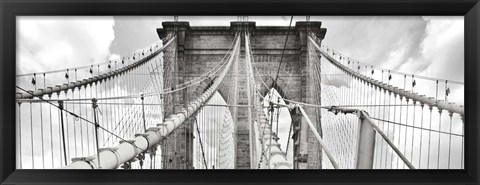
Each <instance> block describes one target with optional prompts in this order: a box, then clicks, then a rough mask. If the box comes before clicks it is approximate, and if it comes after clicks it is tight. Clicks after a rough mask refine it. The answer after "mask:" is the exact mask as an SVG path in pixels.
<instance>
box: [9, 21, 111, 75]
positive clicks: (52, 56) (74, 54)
mask: <svg viewBox="0 0 480 185" xmlns="http://www.w3.org/2000/svg"><path fill="white" fill-rule="evenodd" d="M113 25H114V22H113V18H112V17H95V18H93V17H18V19H17V43H18V46H17V74H23V73H31V72H39V71H49V70H55V69H59V68H66V67H75V66H78V65H79V64H90V63H97V62H102V61H104V60H105V59H108V57H109V56H110V49H109V48H110V44H111V43H112V41H113V39H114V37H115V34H114V30H113Z"/></svg>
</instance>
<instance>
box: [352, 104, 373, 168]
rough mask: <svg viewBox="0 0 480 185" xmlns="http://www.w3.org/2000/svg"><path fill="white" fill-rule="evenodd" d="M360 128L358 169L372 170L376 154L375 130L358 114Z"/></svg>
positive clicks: (360, 112) (360, 113)
mask: <svg viewBox="0 0 480 185" xmlns="http://www.w3.org/2000/svg"><path fill="white" fill-rule="evenodd" d="M358 117H359V122H360V124H359V126H358V129H359V130H358V143H357V157H356V160H357V161H356V167H357V169H372V168H373V157H374V152H375V133H376V132H375V129H374V128H373V126H372V125H371V124H370V123H368V120H367V119H365V117H364V116H363V114H362V111H359V112H358Z"/></svg>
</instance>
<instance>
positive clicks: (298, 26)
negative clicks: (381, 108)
mask: <svg viewBox="0 0 480 185" xmlns="http://www.w3.org/2000/svg"><path fill="white" fill-rule="evenodd" d="M162 26H163V28H159V29H157V33H158V35H159V37H160V38H161V39H163V38H164V37H166V36H167V35H168V34H169V33H171V32H177V36H178V37H177V39H178V40H177V43H176V44H177V56H176V61H177V62H176V63H175V64H174V66H175V67H174V68H173V69H172V70H171V71H170V72H168V73H167V72H165V74H164V81H165V83H166V82H167V81H169V82H170V83H173V84H181V83H183V82H184V81H188V80H191V79H193V78H196V77H199V76H200V75H202V74H204V73H205V72H207V71H208V70H209V69H211V68H212V67H213V66H215V65H216V64H217V63H218V62H220V61H221V60H222V58H223V57H224V55H225V54H226V53H227V52H228V50H229V48H230V45H231V43H232V41H233V40H234V37H235V32H236V31H238V30H242V29H243V30H248V31H249V32H250V35H251V47H252V55H253V59H254V61H253V62H254V65H255V66H256V68H257V69H258V70H259V73H260V75H261V78H262V79H263V80H264V81H265V82H267V85H268V86H269V87H270V88H275V89H276V90H277V91H278V92H279V93H280V94H281V96H282V97H284V98H288V99H291V100H296V101H302V102H308V103H314V104H320V98H319V95H320V91H319V90H320V83H319V82H315V81H313V80H311V79H312V77H313V76H317V75H319V71H315V70H314V69H315V68H313V67H311V66H312V65H313V62H315V61H309V59H308V49H309V48H308V46H307V33H308V32H313V33H314V34H316V35H317V37H318V38H320V39H323V38H324V36H325V34H326V29H325V28H321V22H317V21H312V22H296V23H295V27H293V26H292V28H290V29H289V28H288V27H285V26H256V25H255V22H231V23H230V26H198V27H197V26H190V25H189V22H163V23H162ZM287 34H288V35H289V36H288V41H287V45H286V50H285V52H284V56H283V62H282V66H281V70H280V73H279V78H278V80H277V83H276V84H274V83H273V81H274V78H275V75H276V73H277V68H278V65H279V64H280V58H281V57H282V52H283V49H284V43H285V39H286V37H287ZM244 44H245V42H244V38H243V36H242V42H241V51H240V58H239V60H238V61H239V64H240V65H238V66H236V67H234V68H236V70H232V71H231V72H230V73H229V74H230V75H234V76H235V77H236V78H232V79H236V82H229V83H222V85H221V87H220V90H219V92H220V94H221V95H222V96H223V98H224V99H225V101H226V102H227V103H228V104H229V105H247V104H248V103H247V92H246V87H245V83H246V78H245V76H246V75H245V74H246V72H245V67H244V66H245V65H241V64H244V62H245V47H244ZM165 62H168V61H165ZM316 62H318V64H319V61H316ZM258 78H259V77H258V76H255V79H256V84H257V88H259V89H260V92H262V93H263V94H264V95H265V94H267V93H268V91H269V88H265V87H264V86H263V85H261V84H262V82H261V81H260V80H259V79H258ZM206 87H207V86H206V85H203V86H202V85H200V87H198V88H197V89H189V88H187V89H185V90H183V92H179V93H176V94H174V95H173V97H172V102H166V104H167V105H168V106H165V114H166V115H169V114H170V113H172V112H174V111H178V110H179V109H180V107H175V106H174V105H177V104H184V103H187V102H188V101H191V100H192V98H193V97H195V95H196V94H198V93H201V92H202V91H203V90H204V89H205V88H206ZM232 94H233V96H232ZM315 94H317V95H318V96H315ZM247 110H248V109H247V108H246V107H236V108H233V107H232V108H230V111H231V113H232V117H233V120H234V123H235V125H236V139H237V143H236V155H235V156H236V159H235V160H236V162H235V163H236V168H237V169H250V168H256V167H255V166H256V165H257V164H250V163H251V161H250V141H249V128H250V126H249V125H250V124H251V123H248V119H247V116H248V115H247ZM306 111H307V113H308V114H309V116H310V118H311V119H312V120H315V122H316V123H317V124H318V126H319V125H320V122H319V121H320V114H314V112H315V111H319V110H314V109H312V108H307V109H306ZM298 114H299V113H298V112H296V111H295V110H294V111H292V112H291V117H292V122H293V125H294V128H295V130H296V134H294V139H295V142H294V158H295V161H296V163H294V164H295V166H296V168H302V169H303V168H321V164H320V155H319V151H320V150H321V149H320V148H319V146H318V145H317V144H316V142H314V136H313V134H312V133H310V131H308V130H307V128H308V125H307V124H306V123H304V120H301V119H299V115H298ZM189 125H192V124H189ZM317 129H318V130H319V132H321V129H319V128H317ZM192 131H193V128H189V129H186V130H184V131H181V132H182V133H181V135H185V134H187V136H189V137H179V138H180V139H182V138H192V137H191V136H192ZM284 139H286V138H284ZM187 143H188V142H187ZM169 147H173V146H169ZM177 147H179V148H177V151H185V150H187V151H192V148H193V147H192V146H177ZM186 158H187V160H186V161H187V162H185V161H180V160H179V161H176V162H175V165H177V166H176V167H177V168H182V166H187V167H186V168H189V167H188V166H189V165H190V164H192V163H191V161H192V156H186ZM188 161H190V163H188ZM185 163H188V165H186V164H185Z"/></svg>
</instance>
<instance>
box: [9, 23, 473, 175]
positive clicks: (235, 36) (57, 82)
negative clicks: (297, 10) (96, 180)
mask: <svg viewBox="0 0 480 185" xmlns="http://www.w3.org/2000/svg"><path fill="white" fill-rule="evenodd" d="M152 31H155V30H152ZM156 32H157V34H158V36H159V40H158V41H157V42H154V43H153V44H151V45H148V46H146V47H145V48H142V49H139V50H137V51H136V52H134V53H132V54H131V55H128V56H122V57H121V58H120V59H117V60H110V61H106V62H102V63H98V64H95V65H81V64H79V66H77V67H74V68H68V69H57V70H53V71H38V72H35V73H28V74H17V76H16V78H17V82H18V81H24V82H28V83H27V85H18V84H17V87H16V92H17V93H16V97H15V98H16V105H15V106H16V109H17V111H16V112H17V115H16V123H15V124H16V146H17V151H16V152H17V161H16V162H17V168H18V169H463V168H464V160H463V156H464V134H463V133H464V132H463V126H464V116H465V114H464V107H463V106H462V105H460V104H463V102H452V101H449V95H451V89H453V88H464V87H463V86H464V82H460V81H454V80H449V79H439V78H434V77H429V76H421V75H415V74H409V73H404V72H400V71H395V70H391V69H386V68H383V67H380V66H374V65H370V64H368V62H367V61H358V60H356V59H354V58H351V57H349V56H346V55H344V54H342V53H340V52H339V51H338V50H337V49H338V48H331V47H329V46H327V45H325V44H323V43H322V40H323V39H324V38H325V37H328V34H327V28H323V27H322V23H321V22H319V21H310V20H309V19H307V21H298V22H292V21H291V20H290V25H289V26H257V25H256V23H255V22H253V21H248V20H247V18H246V17H239V19H238V20H237V21H233V22H230V25H229V26H190V24H189V22H183V21H178V20H175V21H171V22H163V23H162V28H158V29H157V30H156Z"/></svg>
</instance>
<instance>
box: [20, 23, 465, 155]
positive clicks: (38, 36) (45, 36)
mask: <svg viewBox="0 0 480 185" xmlns="http://www.w3.org/2000/svg"><path fill="white" fill-rule="evenodd" d="M236 20H237V17H236V16H222V17H212V16H211V17H186V16H180V17H179V21H190V25H191V26H228V25H229V22H230V21H236ZM289 20H290V16H272V17H264V16H263V17H262V16H250V17H249V21H256V24H257V25H258V26H288V23H289ZM310 20H311V21H322V27H324V28H327V34H326V36H325V39H324V40H323V43H324V44H326V45H328V46H330V47H332V48H334V49H336V50H337V51H340V52H341V53H343V54H345V55H347V56H350V57H352V58H355V59H357V60H359V61H362V62H364V63H367V64H371V65H376V66H380V67H383V68H388V69H392V70H397V71H401V72H407V73H412V74H415V75H423V76H429V77H436V78H442V79H448V80H456V81H462V82H463V81H464V26H463V25H464V21H463V17H421V16H409V17H398V16H397V17H389V16H355V17H354V16H349V17H338V16H326V17H325V16H312V17H311V19H310ZM163 21H173V16H151V17H145V16H135V17H123V16H120V17H119V16H113V17H110V16H102V17H22V16H19V17H17V74H25V73H32V72H40V71H51V70H55V69H59V68H69V67H75V66H79V65H89V64H94V63H100V62H104V61H106V60H108V59H112V58H119V56H124V55H129V54H130V53H132V52H134V51H136V50H138V49H140V48H144V47H146V46H148V45H150V44H152V43H154V42H157V41H158V40H159V38H158V35H157V33H156V29H157V28H160V27H161V23H162V22H163ZM295 21H305V17H304V16H295V17H294V22H295ZM455 92H456V94H457V96H455V97H454V98H453V99H454V100H455V101H456V102H460V104H463V86H462V89H461V90H457V91H455V90H454V93H455ZM281 128H288V125H283V124H282V126H281ZM287 135H288V134H287ZM282 145H284V143H282ZM282 148H284V146H282Z"/></svg>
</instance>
